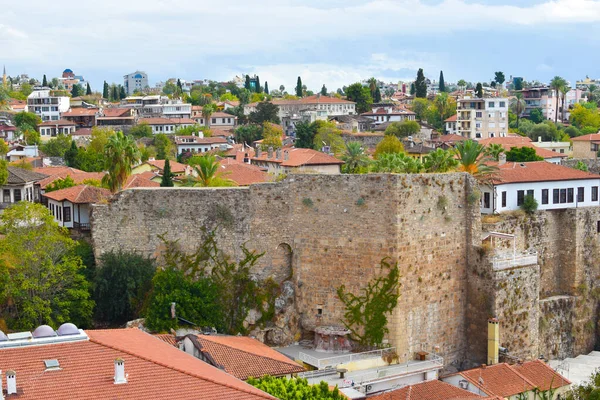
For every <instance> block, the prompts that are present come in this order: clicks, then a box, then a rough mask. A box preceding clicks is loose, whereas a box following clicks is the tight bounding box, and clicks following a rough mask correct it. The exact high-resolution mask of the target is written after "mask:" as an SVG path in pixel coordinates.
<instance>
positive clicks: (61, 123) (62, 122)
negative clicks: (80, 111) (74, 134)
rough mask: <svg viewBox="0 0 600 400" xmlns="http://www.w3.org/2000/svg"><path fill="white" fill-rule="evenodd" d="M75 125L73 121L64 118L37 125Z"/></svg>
mask: <svg viewBox="0 0 600 400" xmlns="http://www.w3.org/2000/svg"><path fill="white" fill-rule="evenodd" d="M57 125H58V126H75V122H72V121H67V120H66V119H59V120H58V121H45V122H42V123H41V124H38V126H57Z"/></svg>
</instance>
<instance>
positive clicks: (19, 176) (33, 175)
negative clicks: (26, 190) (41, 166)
mask: <svg viewBox="0 0 600 400" xmlns="http://www.w3.org/2000/svg"><path fill="white" fill-rule="evenodd" d="M7 169H8V180H7V181H6V183H8V184H11V185H23V184H25V183H27V182H38V181H40V180H42V179H44V178H45V177H46V176H47V175H44V174H40V173H38V172H34V171H28V170H26V169H23V168H19V167H11V166H8V167H7Z"/></svg>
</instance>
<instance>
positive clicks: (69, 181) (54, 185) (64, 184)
mask: <svg viewBox="0 0 600 400" xmlns="http://www.w3.org/2000/svg"><path fill="white" fill-rule="evenodd" d="M76 185H77V184H76V183H75V181H74V180H73V178H71V176H70V175H67V176H66V177H64V178H62V179H57V180H55V181H54V182H51V183H49V184H48V185H47V186H46V193H50V192H54V191H56V190H61V189H67V188H70V187H73V186H76Z"/></svg>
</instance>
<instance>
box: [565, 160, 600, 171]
mask: <svg viewBox="0 0 600 400" xmlns="http://www.w3.org/2000/svg"><path fill="white" fill-rule="evenodd" d="M580 161H581V162H582V163H584V164H585V165H587V167H588V171H590V172H592V173H594V174H600V159H598V158H569V159H566V160H562V162H561V164H562V165H564V166H565V167H569V168H575V166H576V165H577V163H578V162H580Z"/></svg>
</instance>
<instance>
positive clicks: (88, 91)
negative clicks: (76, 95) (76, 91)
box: [85, 82, 92, 96]
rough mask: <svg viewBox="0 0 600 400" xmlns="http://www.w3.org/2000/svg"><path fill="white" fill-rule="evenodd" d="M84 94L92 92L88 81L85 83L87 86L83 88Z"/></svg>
mask: <svg viewBox="0 0 600 400" xmlns="http://www.w3.org/2000/svg"><path fill="white" fill-rule="evenodd" d="M85 94H86V95H88V96H89V95H91V94H92V88H91V87H90V83H89V82H88V84H87V88H86V90H85Z"/></svg>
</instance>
